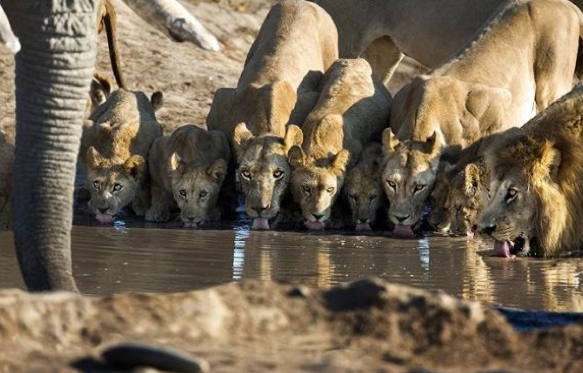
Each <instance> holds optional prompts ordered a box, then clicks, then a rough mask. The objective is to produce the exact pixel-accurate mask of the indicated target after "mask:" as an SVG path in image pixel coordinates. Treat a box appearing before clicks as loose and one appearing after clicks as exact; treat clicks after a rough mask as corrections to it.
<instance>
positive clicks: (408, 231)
mask: <svg viewBox="0 0 583 373" xmlns="http://www.w3.org/2000/svg"><path fill="white" fill-rule="evenodd" d="M393 237H401V238H412V237H415V233H413V229H412V228H411V226H409V225H395V229H393Z"/></svg>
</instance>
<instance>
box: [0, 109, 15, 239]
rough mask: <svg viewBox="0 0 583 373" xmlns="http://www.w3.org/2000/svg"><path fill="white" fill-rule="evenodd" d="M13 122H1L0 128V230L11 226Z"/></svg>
mask: <svg viewBox="0 0 583 373" xmlns="http://www.w3.org/2000/svg"><path fill="white" fill-rule="evenodd" d="M14 124H15V123H14V120H9V119H8V120H2V122H1V126H0V229H3V228H6V227H10V226H11V225H12V216H11V209H10V206H11V199H12V172H13V171H14V140H15V137H14V135H15V133H14V130H15V126H14Z"/></svg>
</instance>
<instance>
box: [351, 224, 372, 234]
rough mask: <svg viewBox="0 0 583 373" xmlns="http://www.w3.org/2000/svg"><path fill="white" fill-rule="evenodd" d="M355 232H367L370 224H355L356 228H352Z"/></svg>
mask: <svg viewBox="0 0 583 373" xmlns="http://www.w3.org/2000/svg"><path fill="white" fill-rule="evenodd" d="M354 230H355V231H357V232H369V231H371V229H370V225H369V224H368V223H360V224H356V228H354Z"/></svg>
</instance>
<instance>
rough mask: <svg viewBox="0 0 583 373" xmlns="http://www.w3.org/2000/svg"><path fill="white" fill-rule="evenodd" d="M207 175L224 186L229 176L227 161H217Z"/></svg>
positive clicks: (221, 159)
mask: <svg viewBox="0 0 583 373" xmlns="http://www.w3.org/2000/svg"><path fill="white" fill-rule="evenodd" d="M207 173H208V174H209V176H210V177H212V178H213V180H214V181H215V182H216V183H217V184H222V183H223V181H224V180H225V177H226V176H227V161H225V160H224V159H223V158H219V159H217V160H216V161H215V162H214V163H213V164H212V165H211V166H210V167H209V168H208V170H207Z"/></svg>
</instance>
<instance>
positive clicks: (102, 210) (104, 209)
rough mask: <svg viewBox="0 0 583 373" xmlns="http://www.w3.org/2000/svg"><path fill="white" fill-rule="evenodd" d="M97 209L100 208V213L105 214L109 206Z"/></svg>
mask: <svg viewBox="0 0 583 373" xmlns="http://www.w3.org/2000/svg"><path fill="white" fill-rule="evenodd" d="M97 209H98V210H99V212H100V213H102V214H105V212H106V211H107V209H108V208H107V207H105V208H102V207H99V208H97Z"/></svg>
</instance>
